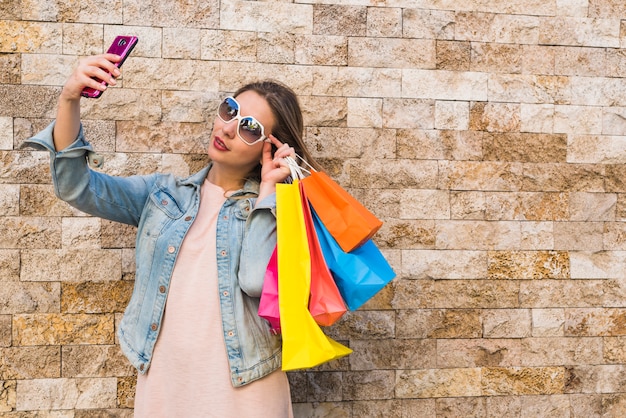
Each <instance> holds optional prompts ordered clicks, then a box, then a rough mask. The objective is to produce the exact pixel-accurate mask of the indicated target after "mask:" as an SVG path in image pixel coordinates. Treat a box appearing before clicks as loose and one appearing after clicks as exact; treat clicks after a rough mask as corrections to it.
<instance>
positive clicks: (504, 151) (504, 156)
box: [472, 109, 567, 163]
mask: <svg viewBox="0 0 626 418" xmlns="http://www.w3.org/2000/svg"><path fill="white" fill-rule="evenodd" d="M509 110H510V111H511V112H513V111H517V110H513V109H509ZM487 112H488V111H487ZM503 112H506V110H503ZM472 113H473V114H475V113H474V110H472ZM517 117H519V115H518V116H517ZM485 118H487V119H485ZM491 118H493V119H499V118H498V116H497V115H489V116H487V115H486V114H485V113H483V114H482V119H481V122H478V123H479V124H480V123H482V122H486V123H487V125H490V124H491V122H490V121H489V120H490V119H491ZM500 119H501V118H500ZM511 123H512V124H514V125H515V127H512V128H511V129H512V130H519V120H512V121H511ZM484 128H485V129H487V130H491V131H492V132H493V131H501V132H502V131H507V130H508V129H509V128H507V127H498V126H493V128H490V127H489V126H484ZM522 144H524V146H523V147H522ZM483 147H484V149H483V151H484V156H485V159H486V160H496V161H521V162H531V163H563V162H565V161H566V158H567V137H566V136H565V135H548V134H532V133H518V132H510V133H509V132H507V133H490V134H485V135H484V137H483Z"/></svg>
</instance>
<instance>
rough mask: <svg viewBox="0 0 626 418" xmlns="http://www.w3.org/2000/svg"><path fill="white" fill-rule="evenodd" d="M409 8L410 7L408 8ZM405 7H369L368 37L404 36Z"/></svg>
mask: <svg viewBox="0 0 626 418" xmlns="http://www.w3.org/2000/svg"><path fill="white" fill-rule="evenodd" d="M407 10H409V9H407ZM403 12H404V10H403V9H400V8H395V7H368V8H367V36H368V37H376V38H378V37H400V36H402V30H403V21H405V19H406V18H405V17H404V16H403Z"/></svg>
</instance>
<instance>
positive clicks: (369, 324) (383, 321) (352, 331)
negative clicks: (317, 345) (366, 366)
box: [327, 310, 397, 340]
mask: <svg viewBox="0 0 626 418" xmlns="http://www.w3.org/2000/svg"><path fill="white" fill-rule="evenodd" d="M396 326H397V324H396V316H395V314H394V312H393V311H366V310H358V311H355V312H350V313H349V314H346V315H344V316H343V317H342V318H341V320H340V321H338V322H336V323H335V325H333V326H332V327H331V328H329V329H328V330H327V334H328V335H330V336H331V337H332V338H334V339H338V340H339V339H341V340H343V339H345V340H347V339H349V338H366V339H386V338H392V337H393V336H394V333H395V331H394V328H395V327H396Z"/></svg>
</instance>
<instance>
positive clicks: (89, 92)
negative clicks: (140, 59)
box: [81, 36, 139, 99]
mask: <svg viewBox="0 0 626 418" xmlns="http://www.w3.org/2000/svg"><path fill="white" fill-rule="evenodd" d="M137 41H139V38H137V37H136V36H118V37H116V38H115V39H114V40H113V43H112V44H111V46H110V47H109V50H108V51H107V52H108V53H110V54H116V55H119V56H120V57H122V60H121V61H120V62H117V63H115V66H116V67H118V68H119V67H121V66H122V64H123V63H124V61H125V60H126V58H127V57H128V55H129V54H130V52H131V51H132V50H133V48H135V45H137ZM100 82H101V83H102V84H103V85H105V86H106V85H107V83H106V81H100ZM81 95H82V96H84V97H89V98H92V99H97V98H98V97H100V96H101V95H102V92H101V91H100V90H96V89H92V88H91V87H85V88H84V89H83V92H82V93H81Z"/></svg>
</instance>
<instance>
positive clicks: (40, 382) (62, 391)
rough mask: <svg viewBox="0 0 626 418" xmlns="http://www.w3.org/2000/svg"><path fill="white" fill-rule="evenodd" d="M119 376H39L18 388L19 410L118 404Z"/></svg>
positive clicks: (88, 407)
mask: <svg viewBox="0 0 626 418" xmlns="http://www.w3.org/2000/svg"><path fill="white" fill-rule="evenodd" d="M116 394H117V393H116V379H115V378H101V379H98V378H92V379H35V380H24V381H21V382H20V384H19V386H18V388H17V402H16V406H17V409H18V410H22V411H27V410H50V409H94V408H114V407H115V406H116V400H115V397H116Z"/></svg>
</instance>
